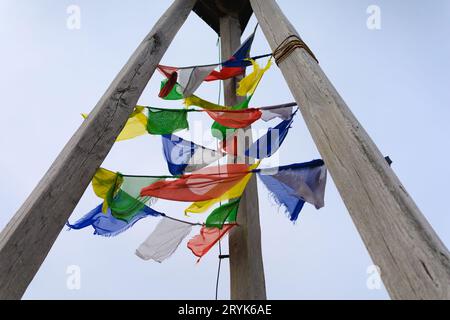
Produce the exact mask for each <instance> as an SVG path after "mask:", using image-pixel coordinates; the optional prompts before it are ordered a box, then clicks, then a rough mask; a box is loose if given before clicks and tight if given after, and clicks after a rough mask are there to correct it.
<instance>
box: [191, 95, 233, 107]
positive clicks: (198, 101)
mask: <svg viewBox="0 0 450 320" xmlns="http://www.w3.org/2000/svg"><path fill="white" fill-rule="evenodd" d="M184 104H185V106H186V107H191V106H196V107H200V108H202V109H205V110H223V109H230V107H225V106H221V105H218V104H215V103H212V102H209V101H206V100H203V99H202V98H199V97H197V96H195V95H193V96H190V97H187V98H186V99H184Z"/></svg>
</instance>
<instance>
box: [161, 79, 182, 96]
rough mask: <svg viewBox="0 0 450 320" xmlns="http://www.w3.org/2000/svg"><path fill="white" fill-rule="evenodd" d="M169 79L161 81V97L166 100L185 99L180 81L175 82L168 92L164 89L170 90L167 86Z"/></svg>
mask: <svg viewBox="0 0 450 320" xmlns="http://www.w3.org/2000/svg"><path fill="white" fill-rule="evenodd" d="M168 81H169V80H168V79H164V80H162V81H161V91H160V95H159V97H160V98H163V99H164V100H181V99H184V97H183V94H182V89H181V86H180V85H179V84H178V83H175V84H174V85H173V87H172V89H171V90H170V91H169V92H168V93H167V94H166V92H163V91H164V90H168V89H169V88H170V85H169V88H167V87H166V86H167V83H168Z"/></svg>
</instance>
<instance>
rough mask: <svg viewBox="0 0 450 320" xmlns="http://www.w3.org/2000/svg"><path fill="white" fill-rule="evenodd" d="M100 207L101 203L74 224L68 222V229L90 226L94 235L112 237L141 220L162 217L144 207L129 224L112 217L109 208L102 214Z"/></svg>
mask: <svg viewBox="0 0 450 320" xmlns="http://www.w3.org/2000/svg"><path fill="white" fill-rule="evenodd" d="M102 206H103V203H102V204H100V205H99V206H97V207H96V208H95V209H93V210H92V211H90V212H89V213H88V214H86V215H85V216H84V217H83V218H81V219H80V220H78V221H77V222H75V223H74V224H70V223H69V222H67V226H68V227H69V228H70V229H75V230H79V229H83V228H86V227H89V226H92V227H93V228H94V234H95V235H100V236H105V237H112V236H116V235H118V234H120V233H122V232H124V231H126V230H128V229H129V228H131V227H132V226H133V225H134V224H135V223H136V222H138V221H139V220H141V219H142V218H145V217H148V216H153V217H157V216H161V215H163V214H162V213H160V212H158V211H155V210H153V209H151V208H149V207H147V206H144V207H143V208H142V209H141V210H139V211H138V212H136V213H135V214H134V215H133V217H132V218H131V219H129V220H128V221H129V222H127V221H125V220H121V219H117V218H115V217H113V215H112V214H111V209H110V208H108V211H107V212H106V213H103V212H102Z"/></svg>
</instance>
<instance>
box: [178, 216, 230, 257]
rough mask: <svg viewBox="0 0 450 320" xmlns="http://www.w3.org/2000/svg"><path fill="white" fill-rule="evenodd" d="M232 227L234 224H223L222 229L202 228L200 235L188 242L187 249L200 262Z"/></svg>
mask: <svg viewBox="0 0 450 320" xmlns="http://www.w3.org/2000/svg"><path fill="white" fill-rule="evenodd" d="M234 226H236V224H235V223H233V224H224V225H223V228H222V229H219V228H206V227H202V229H201V230H200V234H199V235H196V236H195V237H193V238H192V239H191V240H189V242H188V244H187V247H188V248H189V249H191V251H192V253H193V254H195V255H196V256H197V257H199V259H198V260H200V258H201V257H203V256H204V255H205V254H206V253H208V251H209V249H211V248H212V247H213V246H214V245H215V244H216V243H217V242H218V241H219V240H220V239H221V238H222V237H223V236H224V235H225V234H226V233H227V232H228V231H230V230H231V229H232V228H233V227H234Z"/></svg>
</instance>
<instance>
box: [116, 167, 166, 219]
mask: <svg viewBox="0 0 450 320" xmlns="http://www.w3.org/2000/svg"><path fill="white" fill-rule="evenodd" d="M120 177H121V183H120V185H117V186H116V187H115V190H116V191H115V193H114V194H113V195H111V196H110V197H109V198H108V205H109V207H110V208H111V214H112V215H113V216H114V217H115V218H117V219H121V220H124V221H127V222H130V221H132V220H133V219H134V216H135V215H136V214H138V213H139V212H140V211H141V210H143V208H145V207H146V206H147V205H148V206H150V205H152V204H154V203H155V202H156V200H157V199H155V198H150V197H141V196H140V192H141V189H142V188H144V187H146V186H148V185H151V184H153V183H155V182H157V181H159V180H161V178H152V177H133V176H122V175H120Z"/></svg>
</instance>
